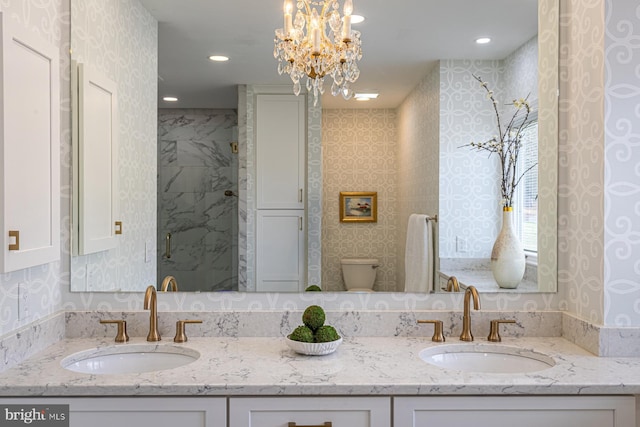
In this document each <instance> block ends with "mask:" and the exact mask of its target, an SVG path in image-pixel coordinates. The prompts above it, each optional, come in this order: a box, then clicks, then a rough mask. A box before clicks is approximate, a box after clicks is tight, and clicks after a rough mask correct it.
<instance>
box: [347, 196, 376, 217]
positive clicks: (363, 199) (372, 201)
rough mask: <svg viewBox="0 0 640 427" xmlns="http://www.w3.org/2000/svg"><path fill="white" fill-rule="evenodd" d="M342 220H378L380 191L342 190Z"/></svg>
mask: <svg viewBox="0 0 640 427" xmlns="http://www.w3.org/2000/svg"><path fill="white" fill-rule="evenodd" d="M340 222H378V192H376V191H341V192H340Z"/></svg>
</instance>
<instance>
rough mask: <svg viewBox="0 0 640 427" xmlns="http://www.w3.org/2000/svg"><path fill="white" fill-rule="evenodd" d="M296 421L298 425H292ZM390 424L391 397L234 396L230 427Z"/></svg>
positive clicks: (367, 426) (373, 426)
mask: <svg viewBox="0 0 640 427" xmlns="http://www.w3.org/2000/svg"><path fill="white" fill-rule="evenodd" d="M292 423H294V424H292ZM326 423H331V424H330V425H331V426H332V427H389V426H390V425H391V398H390V397H247V398H243V397H232V398H230V399H229V427H275V426H277V427H287V426H288V427H302V426H305V427H310V426H313V427H316V426H317V427H325V426H327V425H328V424H326Z"/></svg>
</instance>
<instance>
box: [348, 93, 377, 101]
mask: <svg viewBox="0 0 640 427" xmlns="http://www.w3.org/2000/svg"><path fill="white" fill-rule="evenodd" d="M377 97H378V94H377V93H374V92H368V93H364V92H358V93H356V94H355V95H354V98H355V99H356V101H369V100H370V99H376V98H377Z"/></svg>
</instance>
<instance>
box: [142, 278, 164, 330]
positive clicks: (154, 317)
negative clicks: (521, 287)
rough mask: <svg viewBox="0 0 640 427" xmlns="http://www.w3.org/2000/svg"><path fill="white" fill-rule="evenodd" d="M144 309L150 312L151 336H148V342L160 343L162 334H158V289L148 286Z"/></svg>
mask: <svg viewBox="0 0 640 427" xmlns="http://www.w3.org/2000/svg"><path fill="white" fill-rule="evenodd" d="M144 309H145V310H150V311H151V313H149V334H147V341H160V340H161V339H162V338H161V337H160V333H159V332H158V297H157V295H156V288H155V287H153V286H148V287H147V290H146V291H145V293H144Z"/></svg>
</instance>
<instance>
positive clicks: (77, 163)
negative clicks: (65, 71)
mask: <svg viewBox="0 0 640 427" xmlns="http://www.w3.org/2000/svg"><path fill="white" fill-rule="evenodd" d="M74 80H75V79H74ZM117 100H118V92H117V87H116V83H115V82H114V81H112V80H110V79H109V78H107V77H106V76H104V75H102V74H101V73H99V72H97V71H96V70H94V69H91V68H90V67H85V66H84V65H83V64H78V65H77V103H75V104H76V105H74V107H76V108H75V109H74V116H73V118H74V122H75V123H74V130H73V131H74V133H73V135H74V137H75V138H74V141H73V143H74V144H73V148H74V171H73V172H74V179H73V185H74V188H73V196H74V197H73V203H74V206H73V215H74V218H73V219H74V221H73V224H74V229H73V238H74V239H73V250H74V255H87V254H91V253H95V252H100V251H105V250H108V249H113V248H115V247H116V246H117V241H116V231H118V232H119V231H121V230H116V222H117V220H118V115H117V111H118V105H117ZM76 126H77V129H76Z"/></svg>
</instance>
